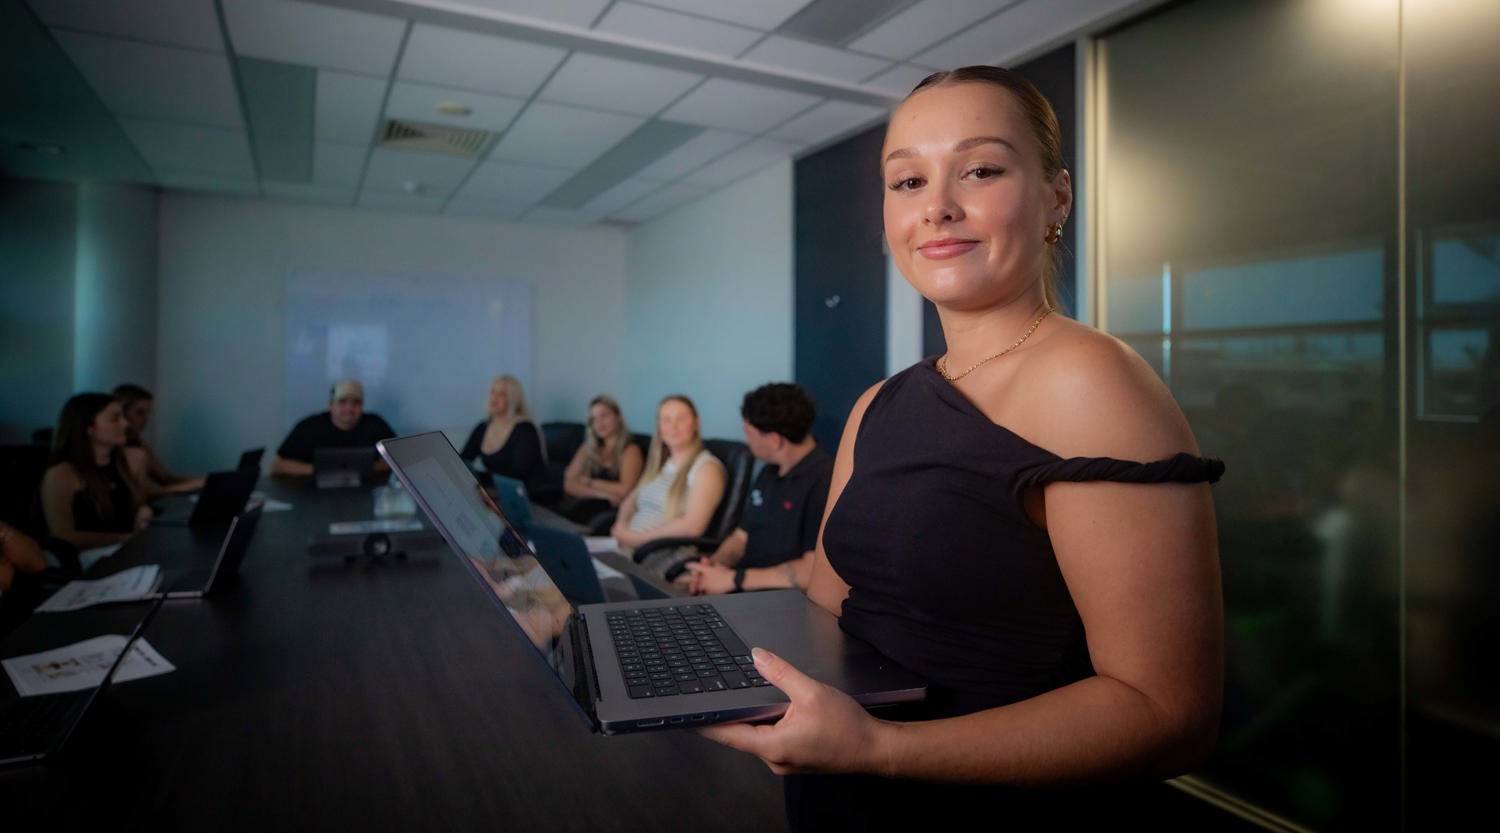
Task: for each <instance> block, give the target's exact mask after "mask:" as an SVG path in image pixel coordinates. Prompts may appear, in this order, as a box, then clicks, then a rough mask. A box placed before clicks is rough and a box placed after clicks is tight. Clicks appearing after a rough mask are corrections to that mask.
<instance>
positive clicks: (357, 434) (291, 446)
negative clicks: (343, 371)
mask: <svg viewBox="0 0 1500 833" xmlns="http://www.w3.org/2000/svg"><path fill="white" fill-rule="evenodd" d="M394 436H396V432H395V431H393V430H391V426H390V424H389V423H387V422H386V421H385V420H384V419H381V418H380V416H379V415H378V414H367V413H365V389H364V386H362V385H361V384H360V383H359V382H356V381H355V380H353V379H345V380H343V381H341V382H338V383H336V384H335V385H334V386H333V389H332V390H330V391H329V392H328V410H326V411H324V412H322V413H320V414H313V415H312V416H309V417H306V418H304V419H303V420H302V421H300V422H298V423H297V424H296V425H294V426H292V432H291V433H290V434H288V435H287V437H286V439H285V440H283V441H282V443H281V447H280V448H278V449H276V456H275V457H273V458H272V459H271V474H273V475H278V476H286V475H303V476H309V475H311V474H312V473H313V451H315V450H316V449H319V448H364V447H368V448H369V449H370V453H371V454H372V455H373V454H374V453H375V443H377V442H379V441H380V440H384V439H387V438H389V437H394ZM375 466H376V469H377V470H380V469H383V468H384V466H385V461H383V460H377V461H376V463H375Z"/></svg>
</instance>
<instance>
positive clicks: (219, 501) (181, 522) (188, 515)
mask: <svg viewBox="0 0 1500 833" xmlns="http://www.w3.org/2000/svg"><path fill="white" fill-rule="evenodd" d="M259 478H260V469H258V468H257V469H236V470H234V471H216V472H210V473H209V474H208V475H207V476H206V477H204V478H203V488H202V489H199V490H198V498H197V500H196V501H195V502H194V503H193V508H192V509H191V510H190V511H187V512H181V513H175V514H174V513H169V514H165V515H158V516H157V517H155V518H152V519H151V523H153V524H155V525H157V526H219V525H222V524H226V523H229V521H230V519H232V518H233V517H234V516H235V515H238V514H239V513H241V512H243V511H244V510H245V504H246V503H248V502H249V501H250V493H251V492H253V491H255V482H256V480H258V479H259Z"/></svg>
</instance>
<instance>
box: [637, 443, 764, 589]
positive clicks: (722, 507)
mask: <svg viewBox="0 0 1500 833" xmlns="http://www.w3.org/2000/svg"><path fill="white" fill-rule="evenodd" d="M703 447H704V448H706V449H708V450H709V451H710V452H712V453H713V455H714V456H715V457H718V458H719V462H721V463H723V464H724V475H725V480H724V496H723V497H722V498H720V499H719V506H718V508H717V509H715V510H714V515H713V517H712V518H711V519H709V522H708V529H707V530H705V531H704V533H703V534H702V535H700V536H697V537H680V538H654V539H652V540H650V541H647V542H646V543H644V544H642V545H641V546H639V547H637V548H636V550H635V552H634V553H632V555H631V557H632V558H634V559H635V562H636V563H637V564H644V563H645V562H646V559H647V557H648V556H650V555H652V554H653V553H657V552H661V551H662V550H670V549H678V548H690V549H691V550H692V551H693V553H688V554H684V555H682V556H681V557H679V558H676V559H674V560H672V561H671V562H670V563H667V564H658V565H657V568H658V569H660V570H661V572H662V573H663V574H664V575H665V577H666V578H668V579H672V578H675V577H676V576H677V574H678V573H680V572H681V571H682V567H683V565H684V564H686V563H687V562H688V561H690V560H692V559H693V558H694V557H695V555H694V553H697V554H702V553H709V552H713V551H714V550H716V549H718V548H719V544H720V543H722V542H723V540H724V539H725V538H727V537H729V534H730V533H731V532H734V530H735V528H736V527H738V526H739V524H740V516H741V515H742V514H744V511H745V498H746V496H748V495H749V493H750V481H751V479H752V478H753V476H754V474H755V457H754V455H752V454H751V453H750V447H749V446H748V445H745V443H744V442H743V441H741V440H719V439H711V440H704V441H703Z"/></svg>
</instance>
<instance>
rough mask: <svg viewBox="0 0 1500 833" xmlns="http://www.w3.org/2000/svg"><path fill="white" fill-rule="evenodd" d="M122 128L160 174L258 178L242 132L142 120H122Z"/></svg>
mask: <svg viewBox="0 0 1500 833" xmlns="http://www.w3.org/2000/svg"><path fill="white" fill-rule="evenodd" d="M120 126H121V127H122V128H124V129H125V134H126V135H127V136H129V137H130V141H132V142H134V143H135V146H136V148H137V149H138V150H140V152H141V156H142V157H144V158H145V160H146V164H148V165H150V166H151V168H152V170H154V171H156V172H157V173H158V174H161V173H162V172H165V171H177V172H192V173H203V174H224V175H226V176H229V177H232V178H237V179H242V180H253V179H254V178H255V166H254V164H252V162H251V160H250V141H249V139H248V138H246V136H245V133H244V131H242V130H226V129H224V128H221V127H199V126H197V125H189V124H168V123H166V122H157V121H143V120H139V119H121V120H120Z"/></svg>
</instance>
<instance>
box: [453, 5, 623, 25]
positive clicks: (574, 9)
mask: <svg viewBox="0 0 1500 833" xmlns="http://www.w3.org/2000/svg"><path fill="white" fill-rule="evenodd" d="M457 5H460V6H472V7H474V8H479V9H494V10H495V11H498V12H504V13H506V14H514V15H521V16H523V17H532V18H537V19H540V20H552V21H556V22H558V23H566V24H568V25H570V26H579V27H583V28H588V27H589V26H591V25H593V23H594V21H595V20H597V19H598V18H599V13H600V12H602V11H604V7H605V6H608V5H609V0H459V2H458V3H457Z"/></svg>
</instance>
